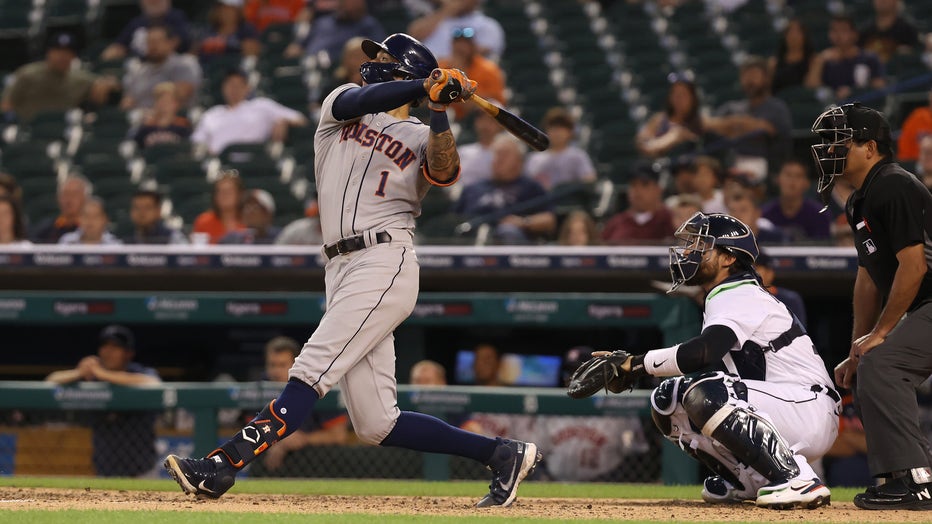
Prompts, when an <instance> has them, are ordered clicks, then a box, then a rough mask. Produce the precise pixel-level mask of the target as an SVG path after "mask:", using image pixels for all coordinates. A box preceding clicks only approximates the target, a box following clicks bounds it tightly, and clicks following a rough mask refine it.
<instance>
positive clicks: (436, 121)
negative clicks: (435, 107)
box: [430, 111, 450, 135]
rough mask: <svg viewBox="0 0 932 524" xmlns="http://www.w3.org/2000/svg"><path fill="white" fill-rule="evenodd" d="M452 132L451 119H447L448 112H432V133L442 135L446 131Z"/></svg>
mask: <svg viewBox="0 0 932 524" xmlns="http://www.w3.org/2000/svg"><path fill="white" fill-rule="evenodd" d="M449 130H450V119H449V118H447V113H446V111H431V112H430V131H431V132H432V133H436V134H438V135H439V134H440V133H443V132H444V131H449Z"/></svg>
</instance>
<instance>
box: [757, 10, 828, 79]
mask: <svg viewBox="0 0 932 524" xmlns="http://www.w3.org/2000/svg"><path fill="white" fill-rule="evenodd" d="M815 55H816V53H815V49H814V48H813V46H812V39H811V38H810V37H809V31H808V30H807V29H806V27H805V26H804V25H803V22H802V20H800V19H799V18H792V19H790V21H789V22H787V24H786V27H785V28H784V29H783V34H782V35H781V36H780V43H779V44H777V54H776V56H772V57H770V61H769V64H768V66H769V72H770V78H772V79H773V85H772V86H771V88H772V90H773V92H774V93H777V94H779V93H780V91H782V90H783V89H784V88H787V87H795V86H801V85H804V84H805V83H806V77H807V76H808V75H809V70H810V69H812V65H813V61H814V60H815Z"/></svg>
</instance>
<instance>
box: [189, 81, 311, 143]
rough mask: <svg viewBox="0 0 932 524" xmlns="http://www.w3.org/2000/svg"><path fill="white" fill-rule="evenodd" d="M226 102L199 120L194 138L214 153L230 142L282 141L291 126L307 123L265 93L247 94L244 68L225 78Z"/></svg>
mask: <svg viewBox="0 0 932 524" xmlns="http://www.w3.org/2000/svg"><path fill="white" fill-rule="evenodd" d="M222 89H223V99H224V101H225V102H226V104H225V105H216V106H214V107H212V108H210V109H208V110H207V111H206V112H204V115H203V116H202V117H201V120H200V121H199V122H198V123H197V127H196V128H195V129H194V134H193V135H191V140H192V141H193V142H195V143H197V144H201V145H203V146H205V147H207V150H208V151H210V153H211V154H213V155H218V154H220V153H221V152H222V151H223V150H224V149H225V148H226V147H227V146H228V145H230V144H243V143H247V144H264V143H266V142H269V141H273V142H282V141H284V140H285V137H286V136H287V134H288V126H289V125H294V126H304V125H307V119H306V118H304V115H302V114H301V113H299V112H297V111H295V110H294V109H289V108H287V107H285V106H283V105H281V104H279V103H278V102H276V101H274V100H271V99H269V98H265V97H258V98H252V99H249V98H247V97H248V95H249V80H248V78H247V77H246V74H245V73H243V72H242V71H238V70H237V71H230V72H229V73H227V76H226V78H224V80H223V86H222Z"/></svg>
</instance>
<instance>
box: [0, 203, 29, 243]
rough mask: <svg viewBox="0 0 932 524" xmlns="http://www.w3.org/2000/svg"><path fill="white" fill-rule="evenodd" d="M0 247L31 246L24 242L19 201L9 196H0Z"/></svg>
mask: <svg viewBox="0 0 932 524" xmlns="http://www.w3.org/2000/svg"><path fill="white" fill-rule="evenodd" d="M0 245H2V246H30V245H32V242H30V241H28V240H26V224H25V218H23V211H22V209H20V203H19V200H16V199H15V198H13V197H12V196H9V195H0Z"/></svg>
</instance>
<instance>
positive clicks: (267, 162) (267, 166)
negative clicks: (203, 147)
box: [220, 144, 278, 177]
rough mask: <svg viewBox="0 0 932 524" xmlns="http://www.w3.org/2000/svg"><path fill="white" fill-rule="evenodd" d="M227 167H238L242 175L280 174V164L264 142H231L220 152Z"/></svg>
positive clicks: (221, 160)
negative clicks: (267, 149)
mask: <svg viewBox="0 0 932 524" xmlns="http://www.w3.org/2000/svg"><path fill="white" fill-rule="evenodd" d="M220 162H221V163H222V164H223V166H224V167H225V168H229V169H238V170H239V172H240V176H242V177H250V176H259V175H262V176H267V175H270V174H272V173H274V174H276V175H277V174H278V166H277V164H276V162H275V160H274V159H272V157H271V156H269V153H268V152H267V151H266V149H265V145H264V144H231V145H229V146H227V147H226V148H224V150H223V151H222V152H221V153H220Z"/></svg>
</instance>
